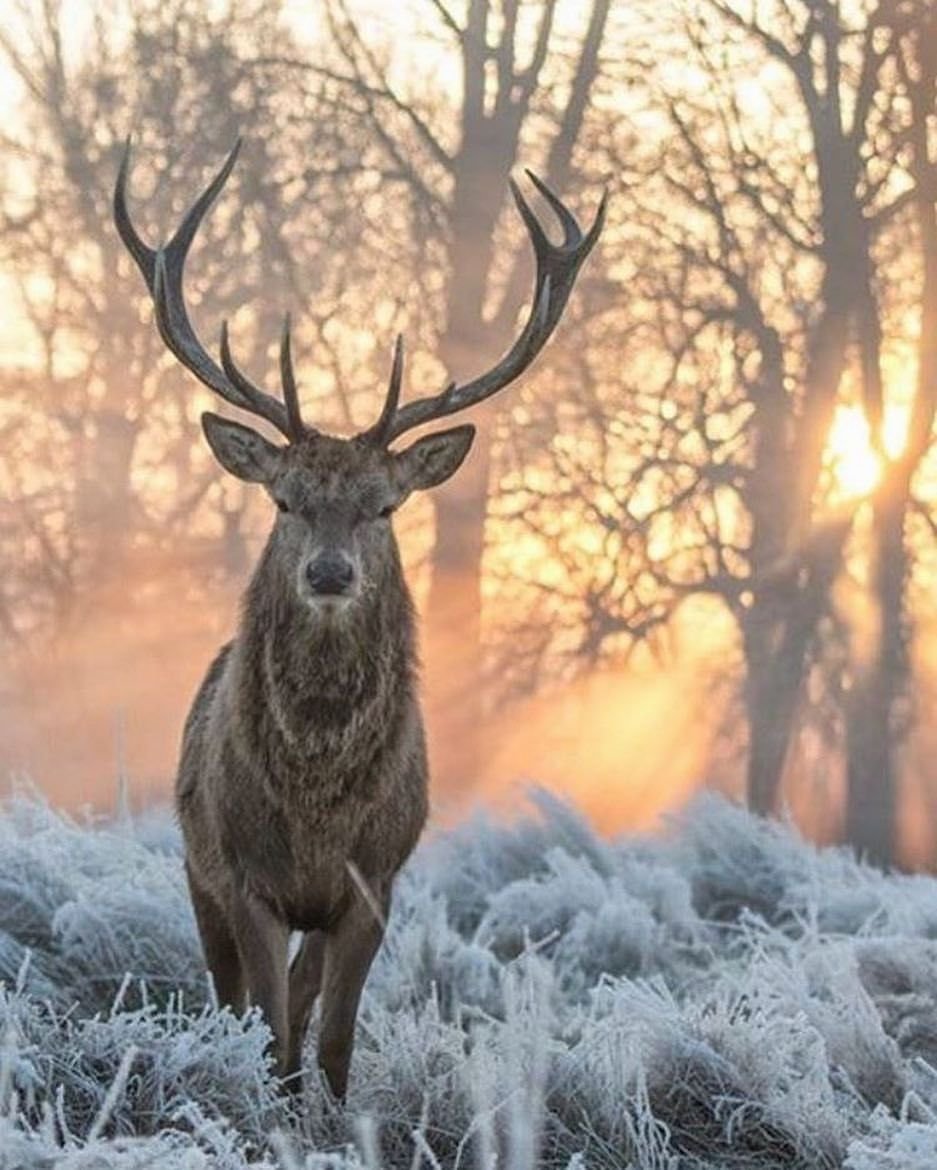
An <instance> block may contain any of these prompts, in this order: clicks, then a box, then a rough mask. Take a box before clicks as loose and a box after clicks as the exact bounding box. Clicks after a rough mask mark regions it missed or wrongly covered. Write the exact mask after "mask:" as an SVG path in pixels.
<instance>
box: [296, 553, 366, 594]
mask: <svg viewBox="0 0 937 1170" xmlns="http://www.w3.org/2000/svg"><path fill="white" fill-rule="evenodd" d="M354 578H355V570H354V568H353V566H352V563H351V561H350V560H349V559H348V557H346V556H343V555H342V554H341V553H321V554H320V555H319V556H317V557H316V559H315V560H314V561H310V562H309V564H308V565H307V566H306V580H307V581H308V582H309V586H310V588H311V589H312V591H313V593H320V594H323V595H329V594H333V595H334V594H340V593H346V592H347V591H348V587H349V585H351V583H352V581H353V580H354Z"/></svg>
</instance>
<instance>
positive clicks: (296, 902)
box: [177, 561, 427, 930]
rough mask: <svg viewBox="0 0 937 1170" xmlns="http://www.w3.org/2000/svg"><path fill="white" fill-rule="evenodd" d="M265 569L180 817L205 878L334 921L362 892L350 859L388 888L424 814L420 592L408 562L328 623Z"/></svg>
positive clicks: (223, 659)
mask: <svg viewBox="0 0 937 1170" xmlns="http://www.w3.org/2000/svg"><path fill="white" fill-rule="evenodd" d="M265 575H266V561H264V562H262V563H261V568H260V570H259V571H258V574H257V576H256V577H255V579H254V582H253V583H252V585H251V588H250V590H249V592H248V596H247V604H246V607H245V615H244V618H243V621H242V625H241V629H240V631H239V633H238V636H237V639H236V640H235V641H234V642H233V643H232V644H230V645H229V646H228V647H226V648H225V650H224V651H222V653H221V655H219V658H218V659H217V660H216V662H215V664H213V666H212V669H211V671H210V672H209V674H208V676H207V678H206V680H205V682H204V683H203V685H202V688H201V690H200V691H199V694H198V696H197V698H196V701H195V704H194V706H193V708H192V712H191V715H190V717H189V720H188V723H187V726H186V730H185V735H184V739H183V751H182V759H181V764H180V769H179V776H178V783H177V802H178V808H179V816H180V821H181V823H182V827H183V831H184V833H185V838H186V845H187V856H188V858H189V866H190V869H191V871H192V873H193V877H194V878H195V879H196V880H197V881H199V883H200V884H201V885H202V886H203V887H204V888H206V889H211V890H213V891H216V892H217V896H221V894H222V891H224V898H225V900H229V899H230V898H231V897H233V896H235V893H234V892H235V891H237V890H243V891H245V892H249V893H250V894H252V895H253V896H255V897H256V898H258V899H259V900H261V901H263V902H264V903H265V904H266V905H268V906H270V907H271V908H272V909H274V910H275V912H276V914H277V916H278V917H279V918H281V919H282V920H283V921H284V922H286V923H287V925H288V926H289V927H290V929H292V930H314V929H320V930H324V929H327V928H328V927H329V926H330V924H332V923H333V922H334V921H336V920H337V918H338V917H339V916H340V914H341V911H342V909H343V908H344V907H345V906H346V905H347V904H348V903H349V901H350V900H351V899H352V897H353V895H354V894H355V889H354V882H353V879H352V877H351V875H350V873H349V870H348V864H347V863H348V862H351V863H352V865H354V866H355V867H356V868H357V870H358V871H359V872H360V874H361V875H362V876H363V877H364V879H365V881H367V882H368V884H369V886H371V887H372V888H373V889H374V890H375V893H377V892H378V891H380V892H384V891H387V890H388V889H389V884H390V881H391V879H392V878H393V875H394V874H395V873H396V871H397V869H398V868H399V867H400V865H401V864H402V862H403V861H404V860H405V858H406V857H407V856H408V854H409V852H410V850H411V849H412V847H413V844H414V843H415V841H416V838H417V836H418V835H419V832H420V829H421V828H422V825H423V821H424V818H425V813H426V787H427V770H426V758H425V749H424V743H423V728H422V721H421V718H420V713H419V709H418V706H417V702H416V695H415V684H414V646H413V629H412V617H411V607H410V601H409V597H408V595H407V592H406V588H405V586H404V584H403V581H402V579H400V578H399V577H398V578H397V580H396V581H394V582H393V585H392V586H391V588H390V589H388V590H387V592H386V593H385V592H382V593H380V594H378V595H377V596H378V598H379V600H378V601H376V603H375V605H374V607H373V612H372V611H368V612H366V613H363V614H362V615H361V617H360V621H359V622H357V623H356V624H355V625H354V626H353V627H351V628H348V629H345V628H342V629H336V630H322V629H321V628H317V625H316V623H314V622H312V621H310V620H309V618H308V615H306V614H304V613H302V612H301V611H300V607H299V606H298V605H296V606H290V605H284V604H283V603H282V600H279V599H278V598H277V596H276V594H275V593H273V592H272V591H271V590H270V588H269V583H268V582H266V581H265V580H264V577H265ZM375 645H377V646H380V647H381V648H382V653H381V654H373V653H368V652H367V649H366V648H367V647H368V646H375ZM362 648H365V651H364V652H362Z"/></svg>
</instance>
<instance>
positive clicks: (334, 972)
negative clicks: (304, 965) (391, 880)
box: [319, 897, 388, 1100]
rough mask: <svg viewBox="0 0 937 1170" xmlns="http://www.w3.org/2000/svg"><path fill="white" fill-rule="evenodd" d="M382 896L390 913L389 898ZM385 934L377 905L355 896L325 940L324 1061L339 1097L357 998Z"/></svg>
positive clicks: (344, 1084) (343, 1086)
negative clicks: (377, 912)
mask: <svg viewBox="0 0 937 1170" xmlns="http://www.w3.org/2000/svg"><path fill="white" fill-rule="evenodd" d="M382 902H383V903H384V911H385V913H386V906H387V902H388V899H386V898H384V899H382ZM383 934H384V928H383V925H382V923H381V922H379V921H378V919H377V918H376V916H375V913H374V910H373V909H372V908H371V907H370V906H368V905H366V904H365V902H364V901H363V900H362V899H361V898H360V897H356V898H355V900H354V902H353V903H352V905H351V907H350V908H349V909H348V910H347V911H346V912H345V914H344V915H343V916H342V918H341V919H340V920H339V922H338V923H337V925H336V926H335V927H334V928H333V929H332V931H331V932H330V933H329V935H328V938H327V940H326V944H325V965H324V970H323V975H322V1014H321V1020H320V1026H319V1065H320V1067H321V1068H322V1071H323V1072H324V1073H325V1076H326V1079H327V1080H328V1082H329V1086H330V1087H331V1089H332V1092H333V1093H334V1094H335V1096H336V1097H337V1098H338V1100H342V1099H343V1098H344V1096H345V1090H346V1088H347V1087H348V1067H349V1065H350V1064H351V1050H352V1045H353V1044H354V1038H355V1018H356V1016H357V1014H358V1001H359V1000H360V999H361V991H362V989H363V987H364V982H365V980H366V979H367V977H368V971H369V970H370V968H371V963H372V961H373V959H374V956H375V954H377V949H378V947H379V946H380V945H381V939H382V937H383Z"/></svg>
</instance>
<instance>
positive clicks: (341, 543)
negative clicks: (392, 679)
mask: <svg viewBox="0 0 937 1170" xmlns="http://www.w3.org/2000/svg"><path fill="white" fill-rule="evenodd" d="M239 149H240V142H238V143H236V144H235V146H234V149H233V150H232V151H231V153H230V154H229V155H228V158H227V159H226V161H225V163H224V166H223V167H222V168H221V170H220V171H219V172H218V174H217V175H216V176H215V178H214V179H213V180H212V182H211V183H210V184H209V185H208V187H206V189H205V190H204V191H203V193H202V194H201V195H200V196H199V198H198V199H197V200H196V201H195V203H194V204H193V205H192V207H191V208H190V210H189V211H188V212H187V213H186V215H185V216H184V217H183V219H182V222H181V223H180V225H179V227H178V229H177V230H176V232H175V234H174V235H173V236H172V238H171V239H170V240H169V242H168V243H167V244H165V245H163V246H162V247H160V248H155V249H154V248H151V247H150V246H149V245H147V244H146V243H145V242H144V241H143V239H142V238H141V236H140V235H139V233H138V232H137V230H136V229H135V227H134V226H133V223H132V222H131V219H130V215H129V213H128V210H127V182H128V177H129V170H130V143H129V141H128V143H127V148H126V150H125V152H124V156H123V160H122V162H121V166H120V171H119V173H118V176H117V184H116V187H115V190H114V217H115V221H116V224H117V230H118V232H119V233H120V237H121V239H122V240H123V242H124V244H125V246H126V247H127V250H128V251H129V252H130V254H131V256H132V257H133V259H134V261H135V262H136V264H137V267H138V268H139V269H140V272H141V273H142V274H143V279H144V280H145V281H146V285H147V288H148V289H149V292H150V295H151V296H152V298H153V303H154V306H155V313H156V322H157V326H158V328H159V332H160V335H161V337H162V339H163V341H164V342H165V343H166V346H167V347H168V348H169V349H170V350H171V351H172V353H173V354H174V355H175V356H176V357H177V358H178V359H179V361H180V362H181V363H182V364H183V365H184V366H185V367H186V368H187V369H188V370H190V371H191V372H192V373H193V374H195V376H196V377H197V378H199V380H200V381H202V382H203V383H204V384H205V385H206V386H208V387H210V388H211V389H212V390H213V391H215V393H216V394H218V395H219V396H220V397H221V398H222V399H224V401H225V402H227V403H229V404H230V405H231V406H236V407H238V408H240V409H241V410H243V411H246V412H248V413H250V414H253V415H256V416H257V417H259V418H262V419H264V420H266V422H268V423H270V424H272V425H273V426H274V427H275V428H276V429H277V430H278V431H279V432H280V433H281V435H283V437H284V438H285V439H286V443H285V444H279V445H278V444H276V443H273V442H271V441H270V440H269V439H267V438H266V437H265V436H263V435H262V434H261V433H260V432H259V431H256V430H254V429H253V428H251V427H248V426H244V425H243V424H242V423H239V422H235V421H233V420H232V419H229V418H223V417H222V416H220V415H217V414H213V413H210V412H206V413H204V414H203V415H202V428H203V430H204V433H205V438H206V439H207V440H208V445H209V446H210V447H211V450H212V452H213V453H214V455H215V458H216V459H217V460H218V462H219V463H220V464H221V465H222V467H224V468H225V470H227V471H229V472H230V473H231V474H232V475H235V476H237V477H238V478H239V479H242V480H248V481H250V482H253V483H259V484H262V485H263V486H264V487H265V488H266V490H267V492H268V493H269V495H270V496H271V498H272V499H273V501H274V502H275V503H276V506H277V508H278V509H279V513H280V515H279V517H278V519H277V525H276V529H275V531H274V534H273V538H272V539H273V541H274V542H275V545H276V548H277V551H278V552H279V553H280V554H281V555H280V556H278V557H277V558H276V561H277V564H278V565H279V566H280V568H281V570H283V571H285V574H286V577H287V579H292V581H293V582H294V584H295V587H296V589H297V590H298V592H299V595H300V597H301V598H302V600H303V601H304V602H306V603H307V604H308V605H310V606H311V607H313V608H314V609H316V610H317V611H322V612H335V611H336V610H338V609H341V608H343V607H345V606H347V605H350V604H352V603H353V602H355V601H356V600H358V599H360V598H362V597H364V596H366V595H367V594H368V593H369V592H371V591H373V590H374V589H377V588H380V585H381V579H382V573H383V571H384V570H385V568H386V566H387V565H388V564H390V563H396V558H395V556H392V555H391V554H392V552H393V550H394V548H395V545H394V536H393V532H392V529H391V524H390V516H391V514H392V513H393V512H394V510H395V509H396V508H398V507H399V506H400V505H401V504H402V503H403V502H404V500H406V498H407V497H408V496H409V495H410V494H411V492H414V491H417V490H421V489H424V488H431V487H435V486H436V485H437V484H441V483H443V482H444V481H445V480H447V479H448V478H449V477H450V476H451V475H452V474H453V473H454V472H455V471H457V470H458V468H459V466H460V465H461V463H462V461H463V460H464V459H465V457H466V455H467V454H468V451H469V448H470V447H471V445H472V441H473V440H474V437H475V428H474V427H473V426H472V425H471V424H468V423H466V424H463V425H461V426H455V427H450V428H448V429H445V430H439V431H433V432H430V433H429V434H426V435H424V436H422V437H421V438H419V439H417V440H416V441H415V442H413V443H412V444H410V445H409V446H408V447H406V448H404V449H403V450H392V449H391V444H392V443H394V442H395V440H397V439H399V438H400V437H401V436H402V435H404V434H405V433H406V432H407V431H410V430H412V429H413V428H415V427H419V426H423V425H424V424H426V423H430V422H434V421H436V420H438V419H442V418H446V417H448V416H449V415H453V414H456V413H457V412H459V411H462V410H465V409H466V408H467V407H470V406H474V405H476V404H477V403H479V402H482V401H484V400H485V399H487V398H490V397H491V396H492V395H494V394H496V393H497V392H498V391H499V390H502V389H503V388H504V387H505V386H507V385H508V384H509V383H511V382H513V381H514V380H515V379H516V378H517V377H518V376H519V375H520V374H522V373H523V372H524V370H526V369H527V367H528V366H529V365H530V364H531V362H532V361H533V360H534V358H535V357H536V356H537V354H538V353H539V352H540V350H541V349H542V348H543V347H544V345H545V344H546V342H547V340H548V339H549V338H550V336H551V334H552V333H553V330H554V329H555V328H556V325H557V323H558V321H559V319H560V316H561V315H562V312H563V309H564V308H565V305H566V302H567V300H568V298H569V294H570V292H571V290H572V287H573V284H574V282H575V279H576V275H577V273H578V271H579V269H580V267H581V265H582V263H583V261H584V260H585V258H586V256H587V255H588V254H589V252H590V251H591V249H592V247H593V245H594V244H595V242H596V240H597V239H598V236H599V232H600V231H601V228H602V223H603V220H604V215H605V202H606V200H605V197H604V196H603V198H602V202H601V204H600V205H599V209H598V212H597V213H596V217H595V220H594V221H593V223H592V226H591V227H590V228H589V230H588V232H586V233H583V232H582V230H581V228H580V226H579V224H578V223H577V221H576V219H575V217H574V216H573V215H572V213H571V212H570V211H569V209H568V208H567V207H566V206H565V204H564V203H563V202H562V201H561V200H560V199H559V198H558V197H557V196H556V195H555V194H554V193H553V192H552V191H551V190H550V189H549V187H547V185H546V184H545V183H543V182H542V181H541V180H540V179H538V178H537V177H536V176H535V175H533V174H531V172H529V171H528V172H527V173H528V175H529V177H530V179H531V182H532V183H533V184H534V186H535V187H536V188H537V190H538V191H539V192H540V193H541V195H542V196H543V197H544V199H545V200H546V201H547V203H548V204H549V206H550V207H551V208H552V209H553V211H554V213H555V214H556V217H557V219H558V221H559V224H560V227H561V229H562V232H563V240H562V243H560V244H554V243H552V242H551V241H550V240H549V239H548V237H547V235H546V232H545V231H544V229H543V226H542V224H541V223H540V221H539V220H538V219H537V217H536V216H535V215H534V213H533V211H531V209H530V207H529V206H528V204H527V202H526V201H525V199H524V197H523V195H522V194H521V192H520V190H519V189H518V187H517V185H516V184H515V183H514V182H513V181H512V182H511V192H512V194H513V196H514V200H515V203H516V204H517V208H518V211H519V212H520V215H521V218H522V219H523V221H524V224H525V226H526V228H527V232H528V234H529V236H530V240H531V244H532V245H533V250H534V255H535V259H536V276H535V281H534V294H533V301H532V303H531V308H530V312H529V315H528V317H527V320H526V323H525V324H524V326H523V328H522V329H521V331H520V333H519V335H518V337H517V339H516V340H515V342H514V344H513V345H512V346H511V348H510V349H509V350H508V352H507V353H506V354H505V356H504V357H503V358H502V359H501V360H500V361H499V362H498V363H497V364H496V365H495V366H493V367H492V368H491V369H490V370H488V371H487V372H486V373H483V374H481V375H479V376H478V377H477V378H474V379H472V380H471V381H469V382H465V383H461V384H460V383H456V382H450V383H449V384H448V385H447V386H446V387H445V388H444V389H443V390H442V391H440V392H439V393H438V394H435V395H432V396H429V397H425V398H418V399H415V400H413V401H411V402H407V403H405V404H403V405H401V402H400V392H401V386H402V382H403V341H402V338H400V337H398V338H397V343H396V346H395V350H394V358H393V365H392V367H391V375H390V382H389V385H388V389H387V394H386V398H385V401H384V406H383V409H382V410H381V414H380V417H379V418H378V419H377V421H376V422H375V423H374V425H373V426H371V427H369V428H368V429H367V430H365V431H363V432H361V433H360V434H357V435H355V436H353V437H352V438H348V439H343V438H336V437H333V436H329V435H325V434H322V433H321V432H319V431H317V430H316V429H315V428H313V427H311V426H309V425H308V424H307V423H305V422H304V421H303V418H302V414H301V411H300V404H299V393H298V388H297V383H296V378H295V375H294V371H293V362H292V357H291V350H290V324H289V318H287V319H286V321H285V323H284V327H283V334H282V338H281V342H280V378H281V382H282V391H283V397H282V400H281V399H279V398H275V397H274V396H272V395H271V394H268V393H267V392H266V391H264V390H262V389H261V388H260V387H258V386H256V385H255V384H254V383H253V382H252V381H251V380H250V379H249V378H248V377H247V376H246V375H245V374H244V373H243V371H242V370H241V369H240V368H239V367H238V366H237V365H236V364H235V361H234V359H233V357H232V355H231V348H230V343H229V338H228V329H227V323H226V322H225V323H223V324H222V327H221V341H220V346H219V356H220V365H219V363H218V362H216V361H215V359H214V358H213V357H211V355H210V354H209V353H208V351H207V350H206V348H205V346H204V345H203V344H202V343H201V341H200V340H199V339H198V337H197V335H196V333H195V330H194V328H193V326H192V323H191V320H190V318H189V314H188V311H187V309H186V305H185V298H184V295H183V273H184V268H185V261H186V257H187V255H188V252H189V249H190V247H191V245H192V241H193V240H194V238H195V235H196V233H197V231H198V228H199V224H200V223H201V222H202V219H203V218H204V216H205V214H206V212H207V211H208V209H209V208H210V207H211V205H212V203H213V202H214V200H215V199H216V197H217V196H218V194H219V192H220V191H221V189H222V187H223V186H224V184H225V182H226V181H227V179H228V176H229V175H230V173H231V170H232V169H233V167H234V164H235V161H236V159H237V156H238V151H239Z"/></svg>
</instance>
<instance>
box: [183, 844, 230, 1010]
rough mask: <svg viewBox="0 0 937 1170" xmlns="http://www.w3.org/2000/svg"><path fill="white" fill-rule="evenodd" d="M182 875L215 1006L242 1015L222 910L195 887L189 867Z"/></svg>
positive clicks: (228, 933) (200, 889)
mask: <svg viewBox="0 0 937 1170" xmlns="http://www.w3.org/2000/svg"><path fill="white" fill-rule="evenodd" d="M185 873H186V877H187V878H188V881H189V895H190V896H191V899H192V909H193V910H194V911H195V923H196V925H197V926H198V933H199V938H200V939H201V940H202V952H203V953H204V955H205V964H206V966H207V967H208V970H209V973H210V974H211V977H212V982H213V983H214V985H215V996H216V998H217V1000H218V1006H219V1007H230V1008H232V1009H233V1010H234V1011H235V1012H242V1011H243V1010H244V979H243V974H242V971H241V958H240V955H239V954H238V949H237V943H236V942H235V940H234V934H233V933H232V931H231V927H230V925H229V924H228V921H227V919H226V918H225V915H224V912H223V911H222V909H221V906H220V905H219V904H218V902H217V901H216V900H215V899H214V898H213V897H212V896H211V894H209V893H208V891H207V890H205V889H203V888H202V887H201V886H200V885H199V884H198V882H197V881H196V880H195V877H194V875H193V873H192V870H191V869H190V867H189V865H188V863H187V864H186V867H185Z"/></svg>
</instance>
